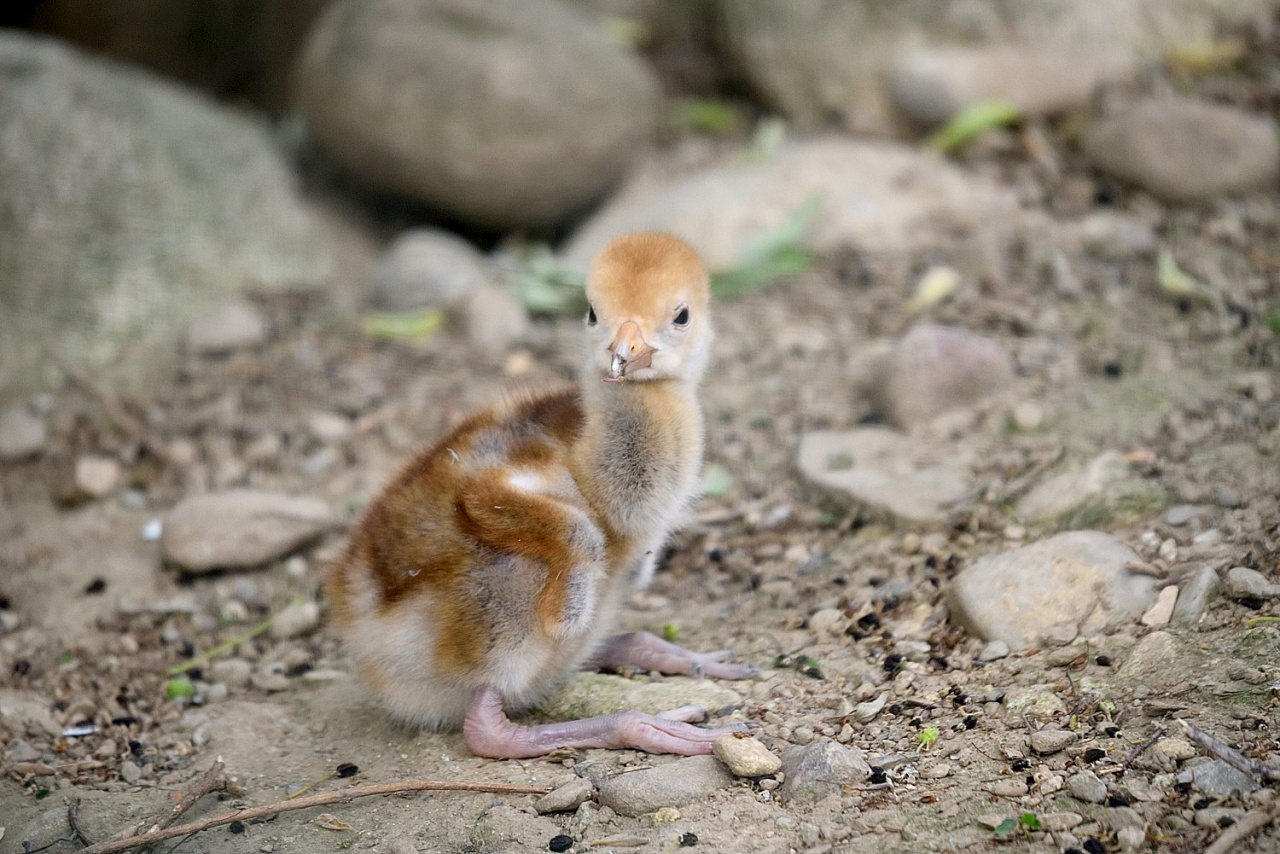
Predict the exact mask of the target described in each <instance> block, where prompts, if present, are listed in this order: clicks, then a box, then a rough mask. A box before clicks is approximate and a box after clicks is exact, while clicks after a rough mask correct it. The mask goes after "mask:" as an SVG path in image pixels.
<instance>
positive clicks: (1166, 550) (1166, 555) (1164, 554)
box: [1156, 539, 1178, 562]
mask: <svg viewBox="0 0 1280 854" xmlns="http://www.w3.org/2000/svg"><path fill="white" fill-rule="evenodd" d="M1156 557H1158V558H1160V559H1161V560H1163V561H1169V562H1173V561H1175V560H1177V559H1178V544H1177V543H1176V542H1174V541H1173V540H1172V539H1168V540H1165V541H1164V542H1162V543H1160V548H1159V549H1158V550H1157V551H1156Z"/></svg>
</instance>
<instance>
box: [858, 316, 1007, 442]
mask: <svg viewBox="0 0 1280 854" xmlns="http://www.w3.org/2000/svg"><path fill="white" fill-rule="evenodd" d="M1012 382H1013V361H1012V359H1010V357H1009V354H1008V353H1007V352H1005V349H1004V347H1003V346H1002V345H1001V344H1000V343H999V342H998V341H995V340H993V339H991V338H986V337H984V336H982V335H978V334H976V333H973V332H970V331H969V330H967V329H964V328H962V327H958V326H941V325H939V324H935V323H918V324H916V325H915V326H913V327H911V329H909V330H908V331H907V333H906V334H905V335H903V336H902V338H901V339H899V340H898V342H897V343H896V344H895V345H894V346H893V348H892V349H891V350H890V352H889V355H888V358H887V359H886V362H885V365H884V379H883V385H882V387H881V388H880V389H879V390H878V391H879V397H880V398H881V401H882V404H883V406H884V410H885V414H886V415H887V416H888V417H889V419H890V420H891V421H892V422H893V423H894V424H896V425H898V426H899V427H902V428H904V429H909V428H911V427H914V426H916V425H920V424H925V423H927V422H929V421H931V420H933V419H934V418H936V417H937V416H938V415H940V414H942V413H944V412H947V411H948V410H952V409H957V408H960V407H964V406H969V405H970V404H973V403H976V402H978V401H979V400H982V399H983V398H984V397H987V396H989V395H992V394H995V393H996V392H1000V391H1004V390H1005V389H1007V388H1008V387H1009V386H1010V385H1011V383H1012Z"/></svg>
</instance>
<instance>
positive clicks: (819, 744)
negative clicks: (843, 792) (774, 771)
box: [778, 738, 871, 802]
mask: <svg viewBox="0 0 1280 854" xmlns="http://www.w3.org/2000/svg"><path fill="white" fill-rule="evenodd" d="M782 770H783V772H784V773H785V774H786V780H785V781H784V782H783V784H782V787H781V788H780V789H779V790H778V791H779V793H780V794H781V795H782V797H783V798H784V799H785V800H787V801H796V802H806V801H817V800H821V799H822V798H825V797H826V796H827V795H830V794H835V793H838V792H839V791H840V789H841V786H845V785H851V784H854V783H861V782H862V781H863V780H866V779H867V778H868V777H870V776H871V766H870V765H868V764H867V761H866V759H865V758H864V757H863V753H862V751H861V750H852V749H850V748H848V747H845V746H844V745H843V744H838V743H837V742H834V741H832V740H831V739H829V738H819V739H815V740H814V741H811V742H809V743H808V744H806V745H805V746H804V747H793V748H791V749H790V750H788V751H787V752H786V753H784V754H782Z"/></svg>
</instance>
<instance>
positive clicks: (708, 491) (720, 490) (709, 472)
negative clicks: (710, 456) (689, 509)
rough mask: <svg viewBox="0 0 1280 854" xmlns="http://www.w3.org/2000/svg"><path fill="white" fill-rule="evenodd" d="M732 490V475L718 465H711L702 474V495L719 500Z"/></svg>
mask: <svg viewBox="0 0 1280 854" xmlns="http://www.w3.org/2000/svg"><path fill="white" fill-rule="evenodd" d="M732 488H733V475H731V474H729V470H728V469H727V468H725V467H724V466H722V465H720V464H719V463H711V464H710V465H708V466H707V467H706V469H704V470H703V472H702V494H703V495H706V496H708V497H710V498H720V497H722V496H724V495H725V494H727V493H728V492H729V490H730V489H732Z"/></svg>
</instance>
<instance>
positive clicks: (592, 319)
mask: <svg viewBox="0 0 1280 854" xmlns="http://www.w3.org/2000/svg"><path fill="white" fill-rule="evenodd" d="M587 323H588V324H590V325H591V326H595V325H596V310H595V307H594V306H590V305H589V306H587Z"/></svg>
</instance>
